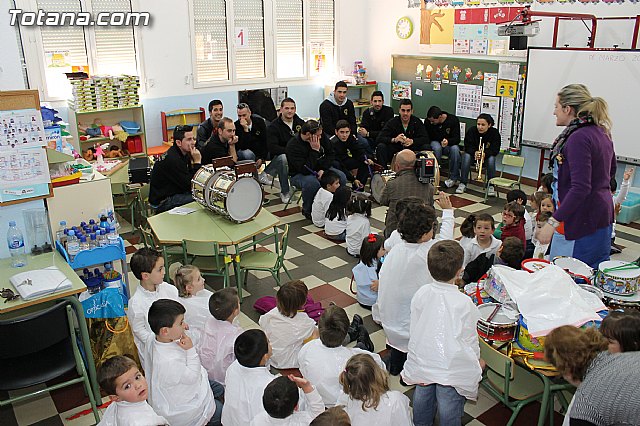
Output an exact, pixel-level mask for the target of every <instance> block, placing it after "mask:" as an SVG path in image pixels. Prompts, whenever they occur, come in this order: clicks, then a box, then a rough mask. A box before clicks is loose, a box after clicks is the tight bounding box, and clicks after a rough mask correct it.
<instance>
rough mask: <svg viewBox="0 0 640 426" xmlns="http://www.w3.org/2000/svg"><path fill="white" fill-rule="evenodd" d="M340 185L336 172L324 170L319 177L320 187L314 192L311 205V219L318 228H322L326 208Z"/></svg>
mask: <svg viewBox="0 0 640 426" xmlns="http://www.w3.org/2000/svg"><path fill="white" fill-rule="evenodd" d="M339 187H340V177H339V176H338V174H337V173H336V172H333V171H331V170H325V172H324V173H323V174H322V177H321V178H320V189H319V190H318V192H316V196H315V197H314V198H313V204H312V206H311V220H312V221H313V224H314V225H315V226H317V227H318V228H324V224H325V221H326V217H327V209H328V208H329V204H331V200H333V194H334V193H335V192H336V189H338V188H339Z"/></svg>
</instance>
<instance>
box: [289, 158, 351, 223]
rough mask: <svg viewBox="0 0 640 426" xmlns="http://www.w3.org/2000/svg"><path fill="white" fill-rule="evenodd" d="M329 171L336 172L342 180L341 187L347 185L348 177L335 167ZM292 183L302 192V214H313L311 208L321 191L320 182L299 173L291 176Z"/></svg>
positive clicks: (315, 178) (311, 176)
mask: <svg viewBox="0 0 640 426" xmlns="http://www.w3.org/2000/svg"><path fill="white" fill-rule="evenodd" d="M329 170H331V171H333V172H335V173H336V174H337V175H338V177H339V178H340V185H346V183H347V176H346V175H345V174H344V173H342V171H341V170H338V169H336V168H334V167H331V168H330V169H329ZM291 183H292V184H293V185H294V186H295V187H296V188H300V189H301V190H302V213H303V214H311V206H312V205H313V199H314V198H315V196H316V192H318V190H319V189H320V180H319V179H318V178H317V177H315V176H314V175H303V174H302V173H298V174H297V175H293V176H291Z"/></svg>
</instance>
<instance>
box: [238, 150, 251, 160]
mask: <svg viewBox="0 0 640 426" xmlns="http://www.w3.org/2000/svg"><path fill="white" fill-rule="evenodd" d="M236 154H237V155H238V161H241V160H251V161H256V155H255V154H254V153H253V151H251V150H250V149H239V150H237V151H236Z"/></svg>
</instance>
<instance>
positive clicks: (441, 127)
mask: <svg viewBox="0 0 640 426" xmlns="http://www.w3.org/2000/svg"><path fill="white" fill-rule="evenodd" d="M442 113H443V114H447V118H446V120H444V122H443V123H442V124H435V125H434V124H431V123H429V120H427V121H425V123H424V124H425V126H426V127H427V133H428V134H429V137H430V138H431V140H432V141H438V142H441V141H442V139H446V140H447V141H448V142H449V143H448V145H449V146H451V145H459V144H460V120H458V117H456V116H455V115H453V114H451V113H448V112H446V111H442Z"/></svg>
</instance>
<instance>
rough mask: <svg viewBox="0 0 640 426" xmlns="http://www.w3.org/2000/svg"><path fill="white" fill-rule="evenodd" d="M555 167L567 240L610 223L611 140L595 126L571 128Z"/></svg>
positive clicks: (558, 216)
mask: <svg viewBox="0 0 640 426" xmlns="http://www.w3.org/2000/svg"><path fill="white" fill-rule="evenodd" d="M562 155H563V157H564V161H563V163H562V164H561V165H560V166H559V168H558V199H559V200H560V208H558V210H556V212H555V213H554V214H553V217H554V218H555V219H557V220H559V221H561V222H564V233H565V236H566V238H567V239H568V240H577V239H579V238H582V237H585V236H587V235H591V234H593V233H594V232H595V231H596V230H598V229H600V228H604V227H605V226H609V225H610V224H611V223H613V203H612V202H611V190H610V188H609V182H610V181H611V178H612V177H614V176H615V173H616V156H615V153H614V151H613V143H612V142H611V139H609V137H608V136H607V135H606V134H605V132H604V131H603V130H602V128H600V127H598V126H585V127H581V128H579V129H577V130H575V131H574V132H573V133H572V134H571V135H570V136H569V138H568V139H567V142H566V144H565V146H564V149H563V152H562Z"/></svg>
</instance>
